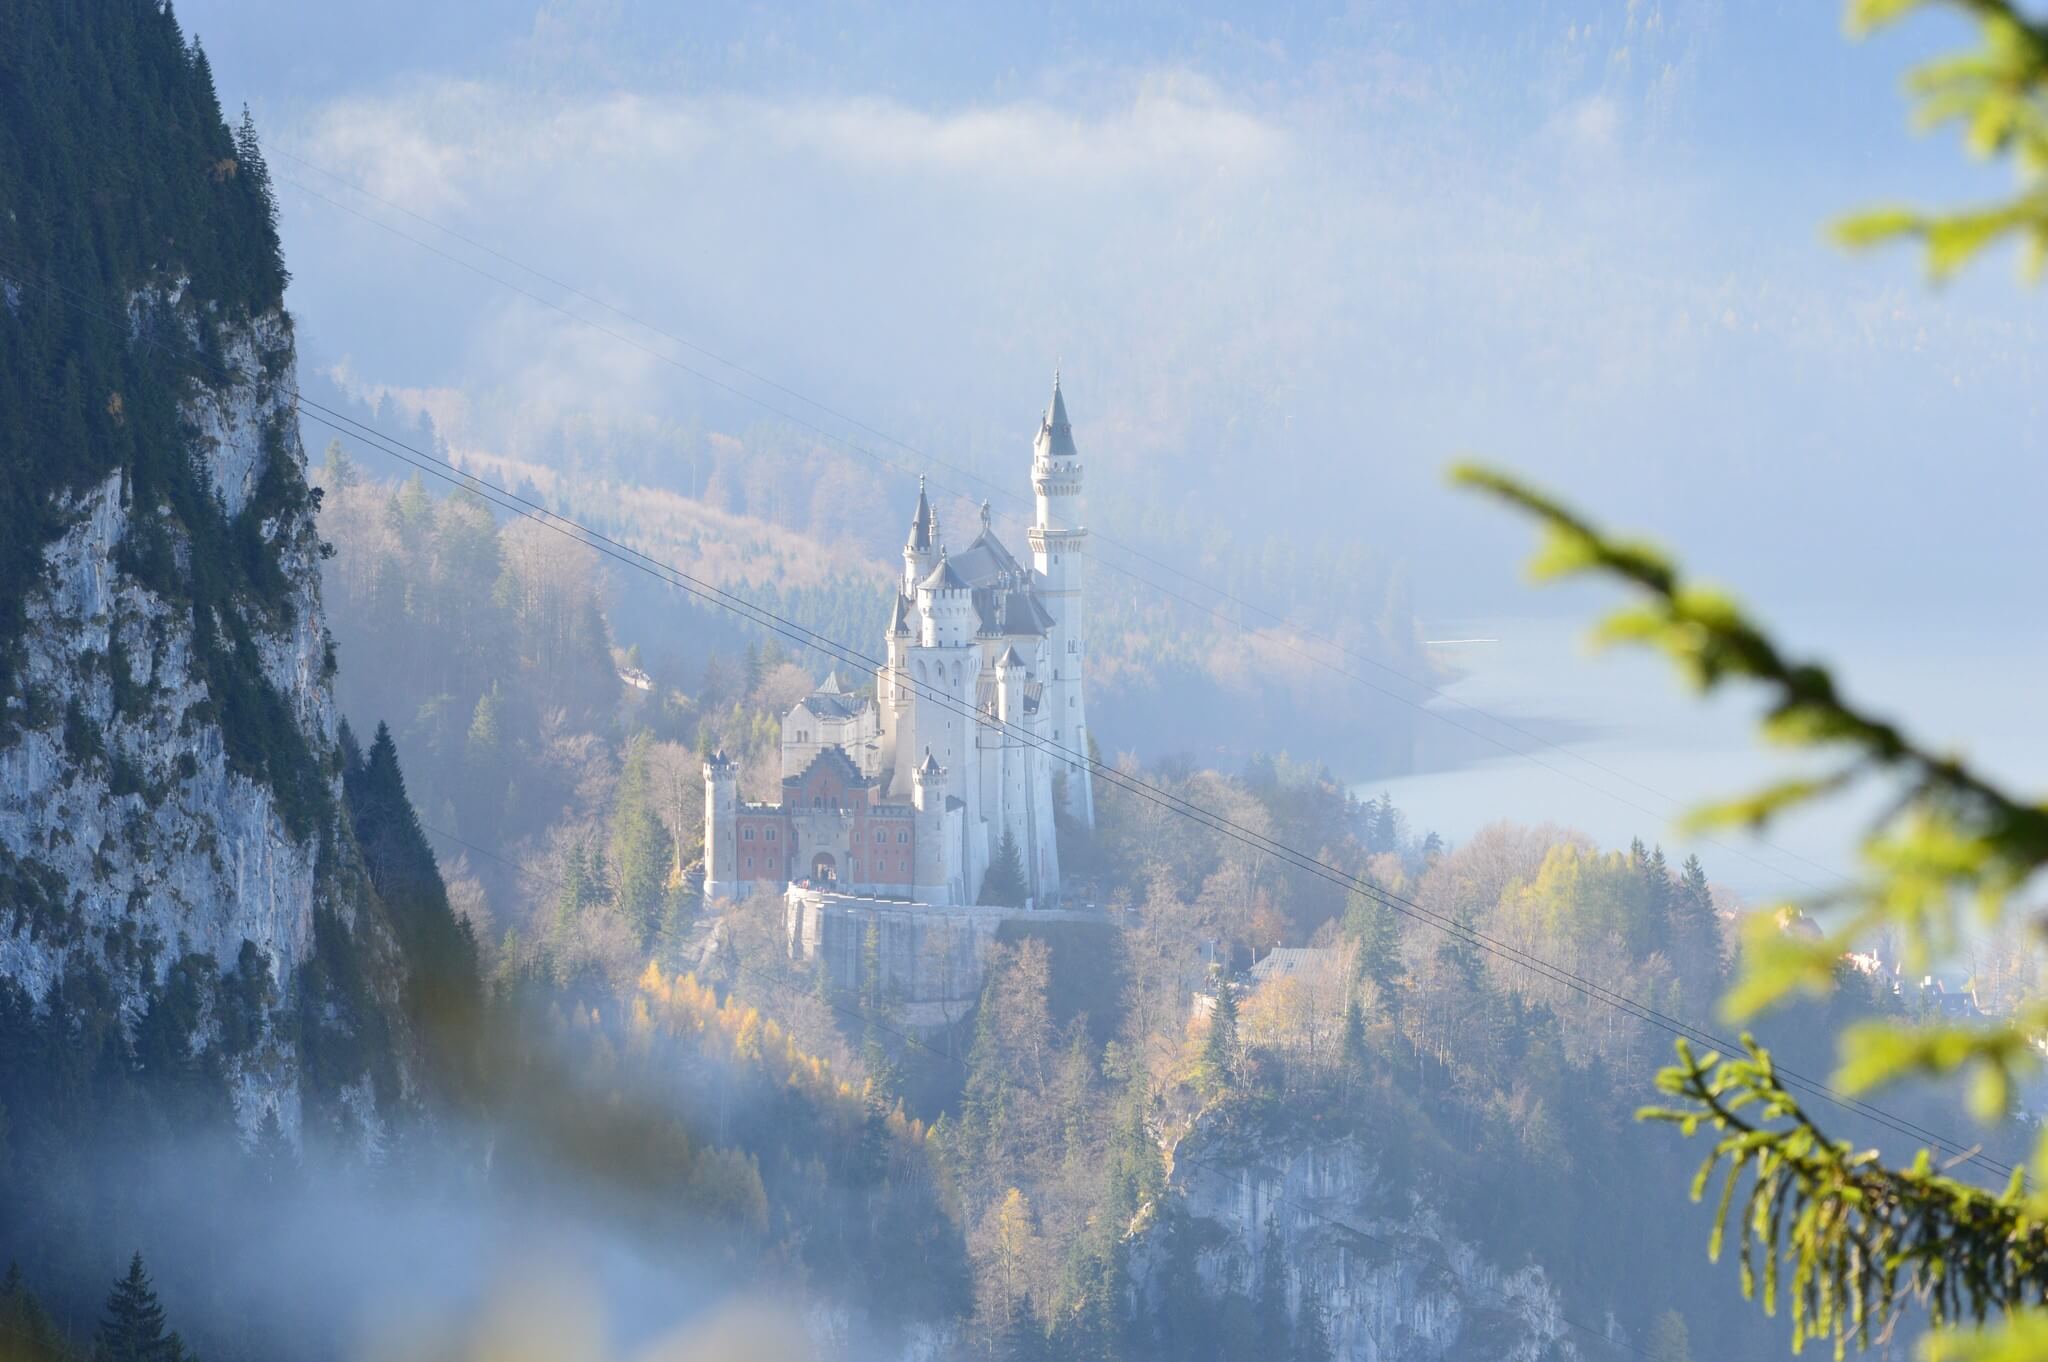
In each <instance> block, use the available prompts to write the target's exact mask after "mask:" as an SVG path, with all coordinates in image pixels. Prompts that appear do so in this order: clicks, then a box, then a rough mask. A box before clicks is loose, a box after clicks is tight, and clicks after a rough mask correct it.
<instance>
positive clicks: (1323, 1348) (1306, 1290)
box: [1291, 1280, 1337, 1362]
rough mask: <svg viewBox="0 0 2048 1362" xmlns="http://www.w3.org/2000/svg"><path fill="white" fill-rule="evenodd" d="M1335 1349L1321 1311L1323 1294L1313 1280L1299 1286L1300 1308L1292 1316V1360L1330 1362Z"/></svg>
mask: <svg viewBox="0 0 2048 1362" xmlns="http://www.w3.org/2000/svg"><path fill="white" fill-rule="evenodd" d="M1336 1355H1337V1350H1336V1348H1335V1347H1333V1346H1332V1344H1331V1342H1330V1321H1329V1318H1328V1317H1327V1316H1326V1315H1325V1314H1324V1313H1323V1295H1322V1292H1320V1291H1318V1290H1316V1285H1315V1282H1314V1281H1313V1280H1310V1281H1308V1282H1306V1283H1305V1284H1303V1286H1302V1288H1301V1309H1300V1310H1299V1311H1297V1312H1296V1314H1295V1317H1294V1351H1293V1353H1292V1354H1291V1356H1292V1357H1293V1359H1294V1362H1331V1359H1333V1358H1334V1357H1336Z"/></svg>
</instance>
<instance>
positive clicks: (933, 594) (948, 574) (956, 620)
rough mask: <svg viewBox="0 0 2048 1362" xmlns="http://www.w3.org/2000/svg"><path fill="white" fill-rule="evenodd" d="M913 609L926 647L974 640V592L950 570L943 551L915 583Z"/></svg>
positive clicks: (965, 580)
mask: <svg viewBox="0 0 2048 1362" xmlns="http://www.w3.org/2000/svg"><path fill="white" fill-rule="evenodd" d="M917 610H918V617H919V620H920V622H921V624H922V629H921V632H922V634H923V643H924V646H925V647H927V648H961V647H965V646H966V645H967V644H969V643H971V642H973V640H974V592H973V590H972V589H971V588H970V587H969V586H968V585H967V579H966V578H964V577H962V576H961V575H960V574H959V573H958V572H955V571H954V570H953V565H952V564H951V563H950V562H948V561H947V560H946V551H945V550H944V549H940V550H939V565H938V566H937V567H935V568H933V569H932V570H931V572H930V573H928V574H927V575H926V576H925V578H924V580H922V581H920V582H919V583H918V584H917Z"/></svg>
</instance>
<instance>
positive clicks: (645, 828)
mask: <svg viewBox="0 0 2048 1362" xmlns="http://www.w3.org/2000/svg"><path fill="white" fill-rule="evenodd" d="M653 748H654V738H653V735H652V734H649V733H646V732H641V733H636V734H634V735H633V737H632V739H631V740H630V741H628V742H627V744H626V760H625V764H624V768H623V769H622V770H621V771H620V773H619V787H618V792H617V794H616V796H615V797H614V799H613V801H612V836H611V859H612V866H613V873H614V874H615V875H616V876H617V878H618V895H617V899H616V902H617V904H618V907H619V911H620V912H621V913H622V914H624V916H625V918H626V921H628V922H630V923H632V924H633V927H634V930H635V931H636V932H638V933H639V937H640V944H641V946H642V947H645V946H646V945H647V944H648V943H649V942H650V941H652V940H653V939H654V933H655V931H656V929H657V928H659V927H660V925H661V911H662V902H663V899H662V896H663V893H664V892H665V889H666V886H667V883H668V869H669V862H670V861H671V860H672V859H673V857H674V853H675V847H674V844H673V841H672V839H671V838H670V837H669V833H668V825H667V824H665V823H663V822H662V821H661V815H660V814H659V813H657V812H656V810H655V794H654V779H653V775H652V772H651V771H650V769H649V762H650V753H651V752H652V751H653Z"/></svg>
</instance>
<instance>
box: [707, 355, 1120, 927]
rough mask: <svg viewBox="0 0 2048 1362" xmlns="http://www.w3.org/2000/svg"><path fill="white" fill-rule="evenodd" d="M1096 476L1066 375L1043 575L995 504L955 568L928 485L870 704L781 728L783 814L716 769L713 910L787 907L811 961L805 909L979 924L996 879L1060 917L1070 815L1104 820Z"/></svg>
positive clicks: (855, 700)
mask: <svg viewBox="0 0 2048 1362" xmlns="http://www.w3.org/2000/svg"><path fill="white" fill-rule="evenodd" d="M1081 472H1082V470H1081V461H1080V457H1079V455H1078V454H1077V453H1076V451H1075V448H1074V434H1073V430H1072V428H1071V426H1069V424H1068V422H1067V406H1066V399H1065V397H1064V396H1063V395H1062V393H1061V391H1060V383H1059V377H1058V375H1054V377H1053V387H1052V401H1051V402H1050V403H1049V404H1048V405H1047V407H1046V410H1045V414H1044V416H1043V417H1042V418H1040V421H1039V425H1038V436H1037V439H1036V441H1035V442H1034V444H1033V447H1032V459H1031V485H1032V492H1033V496H1034V501H1035V504H1036V512H1035V515H1034V517H1033V522H1032V525H1031V527H1030V530H1029V532H1028V538H1029V542H1030V551H1031V563H1030V566H1028V567H1027V566H1025V565H1024V564H1023V563H1021V562H1019V561H1018V559H1017V558H1016V557H1014V556H1013V555H1012V554H1011V553H1010V551H1009V550H1008V549H1007V548H1005V547H1004V546H1003V544H1002V541H1001V540H999V539H998V538H997V537H996V535H995V532H994V530H993V528H992V527H991V525H990V517H989V509H988V503H986V502H983V503H982V507H981V524H980V526H979V533H977V534H976V535H975V537H974V539H973V541H972V542H970V543H969V544H968V545H967V546H966V547H965V548H963V549H962V550H961V551H960V552H959V553H957V554H955V553H951V552H950V551H949V550H948V548H947V546H946V544H945V541H944V539H943V538H942V536H941V534H940V529H939V518H938V515H937V513H936V512H934V511H933V509H932V505H931V502H930V500H929V498H928V497H927V496H926V494H925V490H924V486H923V483H922V481H921V480H920V483H919V486H918V493H917V507H916V510H915V511H914V512H913V513H912V515H911V519H910V534H909V537H908V540H907V541H906V542H905V544H904V546H903V577H902V580H901V582H900V583H899V584H898V586H897V588H896V591H895V593H894V594H895V602H894V607H893V609H892V610H891V612H890V618H889V625H888V629H887V631H886V635H885V637H884V639H883V643H884V654H885V661H884V662H883V664H882V665H881V666H879V667H877V668H876V671H875V690H874V694H873V696H872V697H870V696H867V695H857V694H854V693H851V692H849V691H848V690H846V689H845V688H843V687H842V686H841V684H840V682H839V678H838V674H837V673H836V672H835V673H833V674H831V675H828V676H827V677H826V678H825V681H824V682H823V684H821V685H820V686H819V687H818V689H817V690H816V691H814V692H813V693H812V694H810V695H809V696H807V697H805V698H804V699H803V700H801V701H799V702H798V703H797V705H796V706H795V707H794V708H792V709H791V710H790V711H789V713H788V714H787V715H786V716H784V718H783V721H782V797H781V800H780V801H779V802H776V803H759V804H757V803H751V802H745V801H742V800H741V799H740V798H739V769H738V765H737V763H736V762H734V761H733V760H731V759H730V758H728V757H727V756H726V755H725V754H724V753H722V752H721V753H718V754H715V755H714V756H712V758H711V759H710V760H709V761H707V762H706V763H705V764H704V870H705V883H704V891H705V894H706V895H707V896H709V897H718V898H741V897H745V896H747V895H750V894H758V893H777V894H786V896H787V897H788V898H789V900H790V903H791V905H792V907H791V912H792V914H793V916H792V919H791V921H792V924H796V925H793V926H792V929H791V933H792V945H793V946H795V947H797V948H798V949H800V950H801V949H802V946H801V944H800V942H801V940H802V939H803V938H805V937H807V936H810V937H815V936H816V935H817V933H816V932H807V931H805V930H803V929H802V928H801V925H800V923H799V919H800V918H801V917H802V916H803V912H802V909H801V907H800V905H801V904H804V903H808V904H810V905H812V907H813V908H814V909H815V910H816V911H817V912H818V913H822V912H824V911H825V906H826V905H837V906H841V907H844V906H845V905H847V904H850V903H856V902H869V901H896V902H898V903H900V904H903V905H907V906H909V907H924V908H940V909H958V908H966V907H969V906H971V905H974V904H976V903H978V902H980V901H981V900H982V899H983V898H984V889H985V887H991V886H992V885H993V882H991V885H989V886H985V881H986V880H988V877H989V872H990V869H991V867H992V866H996V867H998V868H999V873H998V876H997V880H999V881H1003V882H1005V883H1007V882H1008V881H1009V879H1010V872H1011V871H1012V870H1014V871H1015V872H1017V874H1018V878H1019V879H1020V880H1021V884H1018V885H1015V886H1012V887H1010V888H1009V890H1008V893H1007V895H1006V896H1004V897H1006V903H1005V905H1004V906H1006V907H1010V908H1019V907H1029V908H1032V909H1057V908H1058V907H1059V906H1060V904H1061V890H1060V862H1059V846H1058V842H1057V839H1056V838H1055V836H1054V812H1053V811H1054V801H1055V800H1056V799H1059V800H1063V801H1064V804H1065V808H1064V810H1063V812H1064V813H1065V814H1066V815H1067V816H1068V817H1071V818H1073V819H1075V820H1076V821H1078V822H1080V823H1082V824H1085V825H1089V826H1092V825H1093V823H1094V819H1095V806H1094V789H1093V782H1092V781H1091V779H1090V775H1089V768H1088V766H1087V763H1086V757H1087V752H1088V710H1087V703H1086V698H1085V692H1084V688H1083V684H1082V675H1083V670H1084V666H1083V664H1084V660H1085V658H1086V656H1087V629H1086V617H1085V605H1086V597H1087V591H1086V575H1085V574H1086V567H1087V545H1088V532H1087V530H1086V529H1085V528H1083V526H1082V522H1081V514H1082V512H1081V506H1082V502H1081ZM1013 851H1014V861H1013V860H1012V859H1011V853H1012V852H1013ZM1019 889H1021V894H1020V893H1019V892H1018V890H1019ZM1020 898H1021V899H1022V900H1023V901H1022V902H1017V901H1015V900H1017V899H1020ZM862 911H871V910H866V909H863V910H862Z"/></svg>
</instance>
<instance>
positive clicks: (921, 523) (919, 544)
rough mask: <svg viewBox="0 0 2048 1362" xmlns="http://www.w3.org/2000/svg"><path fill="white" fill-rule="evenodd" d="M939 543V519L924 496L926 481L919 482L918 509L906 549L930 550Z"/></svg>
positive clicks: (912, 515) (914, 515)
mask: <svg viewBox="0 0 2048 1362" xmlns="http://www.w3.org/2000/svg"><path fill="white" fill-rule="evenodd" d="M938 542H939V518H938V516H937V515H936V514H934V513H933V511H932V504H931V502H930V501H928V500H926V498H925V494H924V479H923V478H922V477H920V478H918V480H917V509H916V510H915V511H913V512H911V516H910V540H909V542H908V543H907V544H906V545H905V547H906V548H912V549H917V550H919V551H926V550H930V549H932V548H934V547H936V546H937V544H938Z"/></svg>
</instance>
